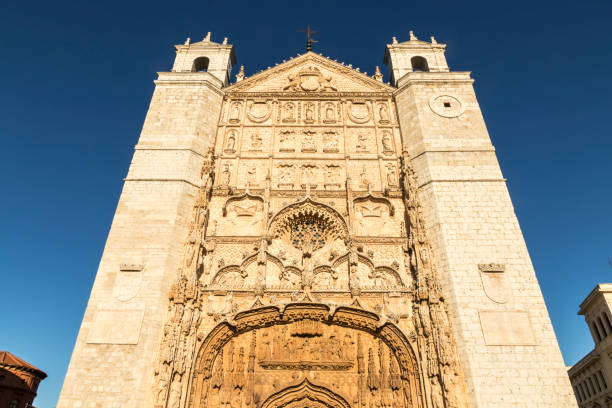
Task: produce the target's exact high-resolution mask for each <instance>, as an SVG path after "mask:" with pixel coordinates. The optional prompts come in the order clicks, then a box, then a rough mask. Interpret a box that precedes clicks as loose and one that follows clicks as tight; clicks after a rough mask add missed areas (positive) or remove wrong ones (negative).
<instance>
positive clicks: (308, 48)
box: [299, 24, 319, 51]
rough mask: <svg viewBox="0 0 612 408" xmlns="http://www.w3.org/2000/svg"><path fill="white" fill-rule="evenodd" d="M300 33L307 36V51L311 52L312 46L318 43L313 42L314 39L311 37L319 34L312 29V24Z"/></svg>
mask: <svg viewBox="0 0 612 408" xmlns="http://www.w3.org/2000/svg"><path fill="white" fill-rule="evenodd" d="M299 32H300V33H305V34H306V51H310V50H311V46H310V44H311V43H313V42H317V41H316V40H313V39H312V38H310V36H311V35H312V34H319V32H318V31H315V30H312V29H311V28H310V24H309V25H308V26H307V27H306V29H305V30H299Z"/></svg>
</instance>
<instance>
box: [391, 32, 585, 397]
mask: <svg viewBox="0 0 612 408" xmlns="http://www.w3.org/2000/svg"><path fill="white" fill-rule="evenodd" d="M444 50H445V45H444V44H438V43H437V42H436V41H435V39H434V38H433V37H432V39H431V42H424V41H419V40H418V39H417V38H416V36H415V35H414V34H413V33H412V32H410V38H409V40H408V41H405V42H398V41H397V40H396V39H395V38H393V41H392V43H391V44H388V45H387V47H386V51H385V63H386V64H387V65H388V67H389V71H390V77H391V84H392V85H394V86H395V87H396V89H395V91H394V100H395V103H396V106H397V114H398V122H399V126H400V130H401V132H400V133H401V135H402V146H403V150H404V160H406V161H407V162H408V163H410V164H411V166H412V168H413V169H414V170H415V173H416V174H415V176H416V180H417V185H418V194H419V198H420V202H421V205H422V208H423V217H424V220H425V224H426V227H425V228H426V230H427V235H428V237H429V239H430V240H431V244H432V252H433V254H434V257H435V260H436V263H437V268H438V275H439V276H440V280H441V284H442V289H443V293H444V296H445V297H446V301H447V302H448V308H449V314H450V316H451V320H452V322H453V329H454V332H455V338H456V339H457V348H458V352H459V356H460V360H461V363H462V366H463V367H464V370H465V375H466V379H467V388H468V394H469V396H470V397H469V398H470V406H472V407H510V406H525V407H535V406H542V407H543V406H551V407H552V406H559V407H560V406H563V407H571V406H575V400H574V398H573V396H572V395H571V388H570V385H569V382H568V378H567V374H566V372H565V367H564V362H563V359H562V357H561V353H560V350H559V347H558V345H557V342H556V340H555V334H554V331H553V328H552V324H551V322H550V319H549V317H548V312H547V310H546V305H545V304H544V299H543V297H542V294H541V292H540V288H539V285H538V282H537V279H536V276H535V272H534V270H533V266H532V264H531V260H530V257H529V253H528V252H527V247H526V246H525V241H524V239H523V235H522V233H521V230H520V227H519V224H518V220H517V218H516V215H515V213H514V208H513V205H512V202H511V200H510V196H509V194H508V189H507V187H506V180H505V178H504V177H503V175H502V172H501V169H500V167H499V163H498V161H497V157H496V155H495V148H494V147H493V145H492V143H491V139H490V138H489V133H488V131H487V127H486V125H485V122H484V119H483V116H482V113H481V111H480V107H479V105H478V101H477V99H476V95H475V93H474V88H473V86H472V83H473V82H474V80H473V79H472V78H471V77H470V73H469V72H456V71H451V70H450V69H449V67H448V65H447V63H446V58H445V56H444ZM502 361H503V362H504V363H503V368H502V366H500V365H499V362H502ZM533 379H537V380H533ZM492 382H494V383H495V384H496V385H495V387H491V384H492ZM553 389H554V390H557V391H555V392H549V390H553ZM517 390H520V392H518V391H517Z"/></svg>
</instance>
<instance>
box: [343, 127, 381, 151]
mask: <svg viewBox="0 0 612 408" xmlns="http://www.w3.org/2000/svg"><path fill="white" fill-rule="evenodd" d="M347 137H348V138H349V141H350V143H349V145H350V146H351V147H350V148H351V150H350V152H351V153H376V137H375V133H374V129H373V128H368V127H363V128H362V127H353V128H350V129H348V130H347Z"/></svg>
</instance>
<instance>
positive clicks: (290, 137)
mask: <svg viewBox="0 0 612 408" xmlns="http://www.w3.org/2000/svg"><path fill="white" fill-rule="evenodd" d="M296 134H297V132H296V131H295V130H293V129H281V130H280V131H279V132H278V151H279V152H282V153H288V152H295V141H296Z"/></svg>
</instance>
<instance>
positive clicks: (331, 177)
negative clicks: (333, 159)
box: [323, 164, 340, 190]
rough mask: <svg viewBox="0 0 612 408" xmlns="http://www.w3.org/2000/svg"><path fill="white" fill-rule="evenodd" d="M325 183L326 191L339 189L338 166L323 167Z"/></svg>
mask: <svg viewBox="0 0 612 408" xmlns="http://www.w3.org/2000/svg"><path fill="white" fill-rule="evenodd" d="M324 177H325V182H324V184H323V185H324V187H325V189H326V190H333V189H339V188H340V166H339V165H337V164H328V165H327V166H325V173H324Z"/></svg>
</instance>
